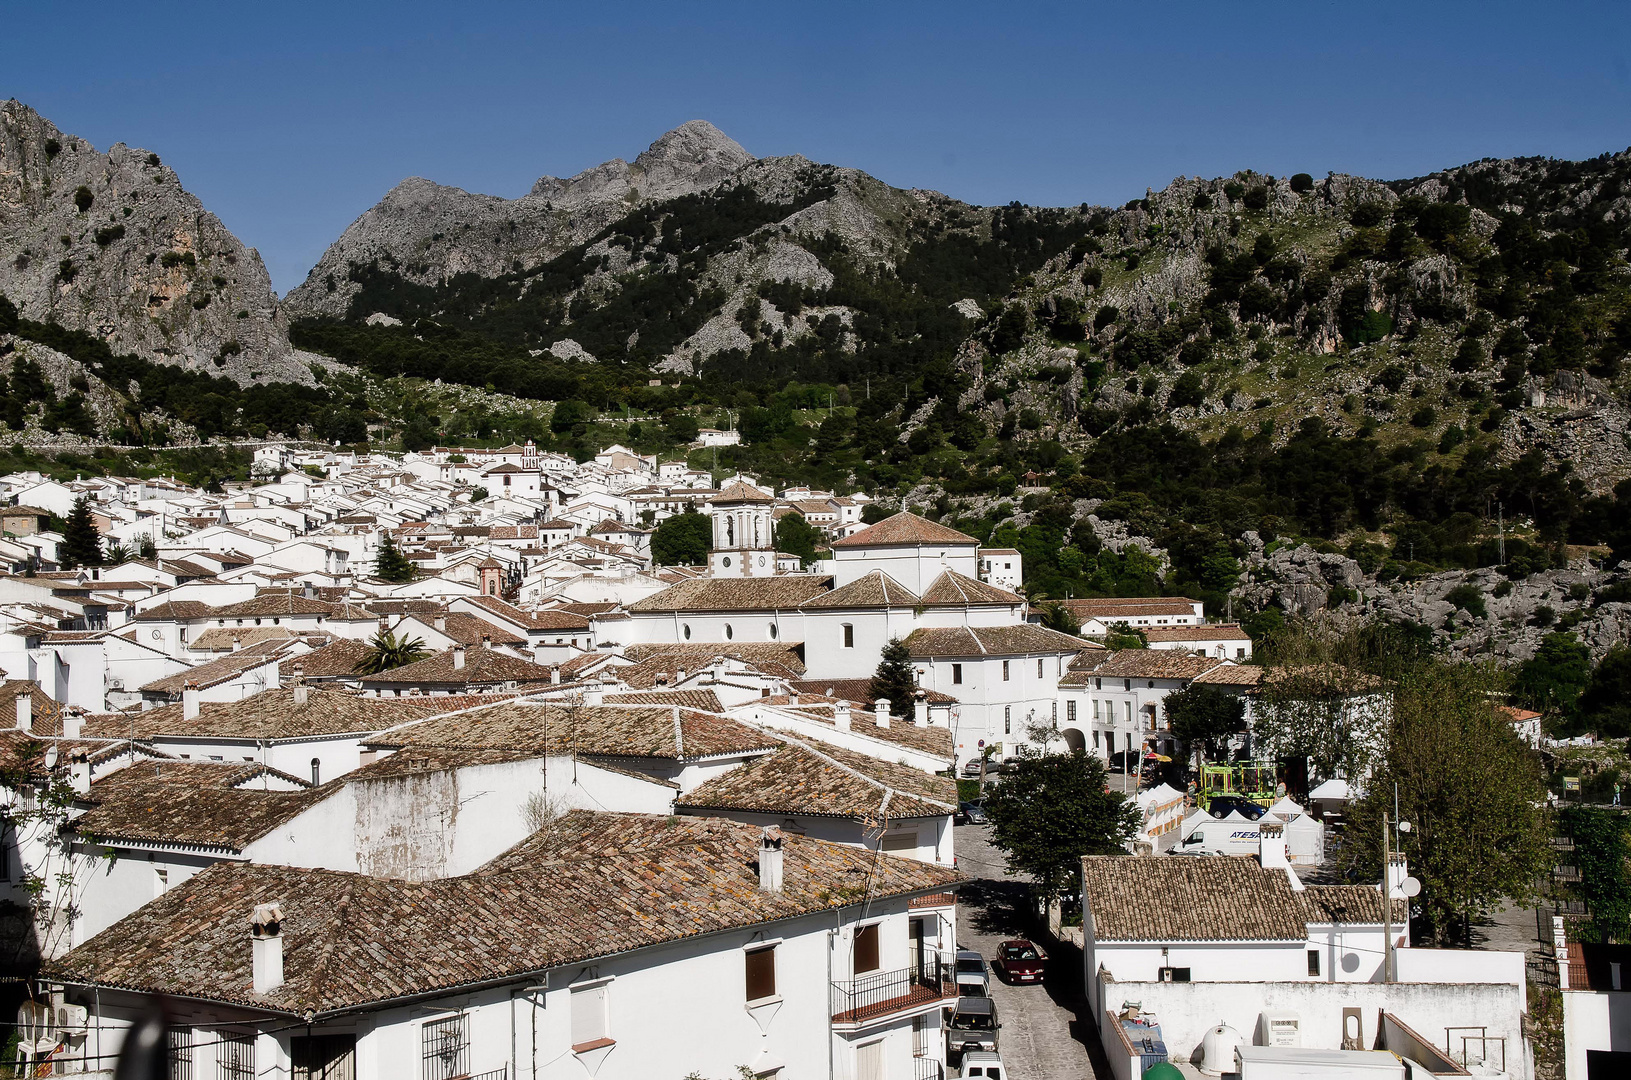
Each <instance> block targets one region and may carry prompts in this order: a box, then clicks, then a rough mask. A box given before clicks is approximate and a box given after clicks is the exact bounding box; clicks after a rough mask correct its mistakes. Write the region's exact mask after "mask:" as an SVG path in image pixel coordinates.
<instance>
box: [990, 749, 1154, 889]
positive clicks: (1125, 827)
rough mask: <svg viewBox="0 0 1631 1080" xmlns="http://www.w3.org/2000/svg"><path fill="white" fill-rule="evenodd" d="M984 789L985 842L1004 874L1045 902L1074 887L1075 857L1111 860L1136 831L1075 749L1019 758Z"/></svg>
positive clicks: (1098, 771) (1077, 876)
mask: <svg viewBox="0 0 1631 1080" xmlns="http://www.w3.org/2000/svg"><path fill="white" fill-rule="evenodd" d="M1013 770H1014V771H1013V773H1012V774H1011V775H1009V776H1006V777H1004V779H1003V782H1002V783H1001V784H998V785H997V786H996V787H995V788H993V789H988V794H987V795H986V797H985V809H986V813H987V814H988V815H990V817H991V841H992V843H994V844H995V845H996V846H997V847H999V848H1001V849H1002V850H1003V851H1004V852H1005V853H1006V855H1007V857H1008V858H1007V863H1008V872H1009V873H1010V874H1025V875H1028V876H1029V877H1030V878H1031V880H1032V882H1033V887H1034V888H1035V890H1036V892H1037V893H1038V895H1040V896H1042V897H1044V898H1046V899H1052V898H1054V897H1058V896H1062V895H1066V894H1069V893H1071V892H1073V891H1075V890H1076V889H1077V888H1079V886H1080V881H1081V866H1082V856H1083V855H1119V854H1122V853H1124V852H1125V850H1126V846H1127V842H1128V841H1129V840H1131V839H1132V836H1133V833H1134V832H1135V831H1136V830H1137V828H1138V812H1137V808H1136V807H1134V805H1133V804H1132V802H1131V801H1129V800H1128V799H1127V798H1126V796H1124V795H1122V794H1120V793H1119V792H1114V791H1111V790H1109V784H1108V779H1107V777H1106V775H1105V769H1104V763H1103V762H1102V761H1100V760H1099V759H1098V758H1096V757H1092V756H1090V755H1088V754H1087V753H1085V752H1083V751H1081V750H1076V751H1073V752H1071V753H1066V754H1045V755H1039V756H1035V757H1020V758H1018V759H1017V760H1016V761H1015V762H1014V764H1013Z"/></svg>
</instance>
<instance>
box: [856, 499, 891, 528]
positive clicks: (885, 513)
mask: <svg viewBox="0 0 1631 1080" xmlns="http://www.w3.org/2000/svg"><path fill="white" fill-rule="evenodd" d="M894 513H895V512H894V511H893V510H891V509H889V508H888V507H886V506H884V505H882V504H880V503H875V502H870V503H867V504H866V505H865V506H863V507H861V522H862V524H864V525H876V524H877V523H878V522H880V521H882V520H883V519H884V518H886V517H892V516H893V515H894Z"/></svg>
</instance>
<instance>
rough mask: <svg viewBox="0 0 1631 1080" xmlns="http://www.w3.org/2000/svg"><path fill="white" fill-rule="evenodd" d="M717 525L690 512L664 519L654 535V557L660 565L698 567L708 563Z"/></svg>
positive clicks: (652, 537)
mask: <svg viewBox="0 0 1631 1080" xmlns="http://www.w3.org/2000/svg"><path fill="white" fill-rule="evenodd" d="M712 544H713V526H712V524H711V523H710V522H709V521H708V518H707V516H706V515H704V514H699V513H697V512H696V511H695V510H687V511H686V512H685V513H683V514H675V515H673V516H672V517H668V518H664V519H663V521H662V522H661V524H659V525H658V526H657V531H656V532H654V533H652V534H651V558H652V561H653V562H655V563H656V564H657V565H658V566H696V565H698V564H700V563H705V562H707V561H708V549H709V548H710V547H711V546H712Z"/></svg>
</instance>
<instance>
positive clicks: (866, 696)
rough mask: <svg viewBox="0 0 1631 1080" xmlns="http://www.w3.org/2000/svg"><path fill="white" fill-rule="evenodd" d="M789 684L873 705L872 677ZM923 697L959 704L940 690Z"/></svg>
mask: <svg viewBox="0 0 1631 1080" xmlns="http://www.w3.org/2000/svg"><path fill="white" fill-rule="evenodd" d="M788 685H789V686H791V687H792V688H793V689H794V690H797V691H798V692H799V693H801V694H821V695H823V696H825V697H829V698H841V699H843V700H844V701H852V702H854V703H855V704H857V705H862V706H865V707H867V708H871V706H872V700H873V699H872V680H871V679H798V680H795V681H793V682H790V683H788ZM923 699H924V700H925V701H927V702H928V703H929V704H931V705H955V704H957V698H954V697H952V696H951V695H950V694H942V693H941V692H940V691H938V690H927V689H925V690H924V691H923Z"/></svg>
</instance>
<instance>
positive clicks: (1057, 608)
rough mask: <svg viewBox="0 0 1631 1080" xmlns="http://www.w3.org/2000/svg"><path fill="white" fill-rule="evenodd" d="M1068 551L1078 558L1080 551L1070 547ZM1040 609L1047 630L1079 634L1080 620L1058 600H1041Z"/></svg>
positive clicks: (1080, 629)
mask: <svg viewBox="0 0 1631 1080" xmlns="http://www.w3.org/2000/svg"><path fill="white" fill-rule="evenodd" d="M1070 551H1071V552H1072V553H1074V554H1076V555H1077V557H1078V559H1080V556H1081V553H1080V552H1078V551H1076V549H1075V548H1071V549H1070ZM1041 611H1042V625H1043V626H1045V627H1047V628H1048V629H1049V630H1057V631H1059V633H1061V634H1080V633H1081V632H1082V620H1080V619H1078V618H1077V617H1076V613H1075V612H1073V611H1071V610H1070V609H1069V608H1068V607H1066V606H1065V605H1064V604H1061V603H1060V602H1059V601H1057V600H1048V601H1045V602H1043V604H1042V605H1041Z"/></svg>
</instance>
